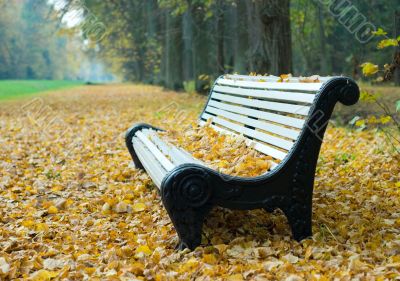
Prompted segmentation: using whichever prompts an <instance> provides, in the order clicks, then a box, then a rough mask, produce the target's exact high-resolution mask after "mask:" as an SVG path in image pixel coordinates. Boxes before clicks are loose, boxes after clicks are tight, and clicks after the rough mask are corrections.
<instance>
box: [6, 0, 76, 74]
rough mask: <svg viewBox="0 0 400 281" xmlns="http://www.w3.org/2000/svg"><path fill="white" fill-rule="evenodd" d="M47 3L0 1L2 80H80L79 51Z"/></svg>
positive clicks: (37, 1) (37, 0)
mask: <svg viewBox="0 0 400 281" xmlns="http://www.w3.org/2000/svg"><path fill="white" fill-rule="evenodd" d="M60 31H61V29H60V20H59V18H58V15H57V13H56V12H55V11H54V9H52V7H51V6H49V5H48V1H47V0H23V1H3V0H1V1H0V79H76V78H77V75H78V74H77V70H78V69H79V65H78V62H79V60H80V59H79V48H78V49H77V45H76V44H74V42H73V40H72V39H71V38H68V37H66V36H63V35H62V34H61V33H60Z"/></svg>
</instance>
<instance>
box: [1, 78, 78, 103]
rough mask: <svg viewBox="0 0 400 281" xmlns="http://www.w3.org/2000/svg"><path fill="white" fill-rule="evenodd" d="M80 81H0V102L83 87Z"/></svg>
mask: <svg viewBox="0 0 400 281" xmlns="http://www.w3.org/2000/svg"><path fill="white" fill-rule="evenodd" d="M82 84H83V82H79V81H57V80H0V100H6V99H15V98H20V97H24V96H27V95H31V94H37V93H42V92H47V91H52V90H58V89H63V88H68V87H74V86H79V85H82Z"/></svg>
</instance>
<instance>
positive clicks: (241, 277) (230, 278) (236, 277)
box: [226, 274, 243, 281]
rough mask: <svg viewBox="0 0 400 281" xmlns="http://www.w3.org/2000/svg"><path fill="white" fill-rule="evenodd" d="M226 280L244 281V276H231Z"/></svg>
mask: <svg viewBox="0 0 400 281" xmlns="http://www.w3.org/2000/svg"><path fill="white" fill-rule="evenodd" d="M226 280H228V281H242V280H243V276H242V274H234V275H231V276H229V277H228V278H226Z"/></svg>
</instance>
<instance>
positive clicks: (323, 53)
mask: <svg viewBox="0 0 400 281" xmlns="http://www.w3.org/2000/svg"><path fill="white" fill-rule="evenodd" d="M317 13H318V31H319V43H320V61H321V69H320V74H321V75H325V76H326V75H328V74H330V67H329V55H328V52H327V50H326V35H325V26H324V15H323V11H322V8H321V6H320V5H318V4H317Z"/></svg>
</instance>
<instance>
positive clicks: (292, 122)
mask: <svg viewBox="0 0 400 281" xmlns="http://www.w3.org/2000/svg"><path fill="white" fill-rule="evenodd" d="M208 105H211V106H213V107H216V108H221V109H224V110H227V111H230V112H234V113H239V114H245V115H247V116H251V117H255V118H259V119H263V120H266V121H271V122H275V123H279V124H282V125H286V126H290V127H294V128H297V129H301V128H303V127H304V123H305V120H303V119H299V118H294V117H289V116H283V115H279V114H275V113H270V112H265V111H261V110H256V109H251V108H247V107H242V106H237V105H231V104H227V103H222V102H218V101H214V100H210V101H209V102H208Z"/></svg>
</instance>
